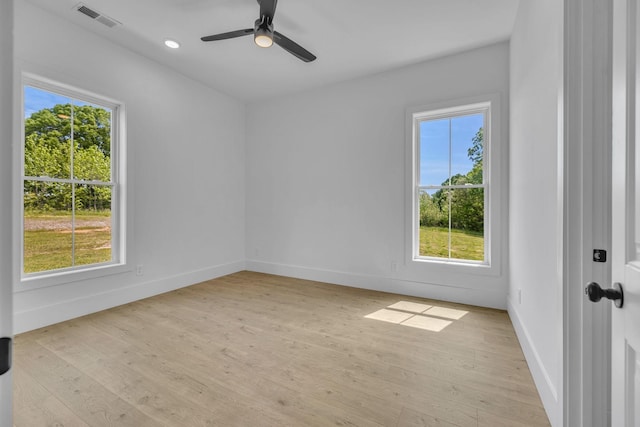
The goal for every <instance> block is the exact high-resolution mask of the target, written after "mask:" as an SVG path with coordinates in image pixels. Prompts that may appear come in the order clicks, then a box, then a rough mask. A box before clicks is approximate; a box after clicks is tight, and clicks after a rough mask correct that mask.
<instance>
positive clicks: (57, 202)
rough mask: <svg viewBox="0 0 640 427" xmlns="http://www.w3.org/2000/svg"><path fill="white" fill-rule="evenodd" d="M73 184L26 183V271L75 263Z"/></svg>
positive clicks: (43, 269)
mask: <svg viewBox="0 0 640 427" xmlns="http://www.w3.org/2000/svg"><path fill="white" fill-rule="evenodd" d="M70 200H71V185H69V184H58V183H43V182H34V181H26V182H25V184H24V272H25V273H35V272H39V271H47V270H55V269H59V268H65V267H71V266H72V245H73V234H72V215H71V203H70Z"/></svg>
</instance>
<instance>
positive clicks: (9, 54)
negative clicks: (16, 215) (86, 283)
mask: <svg viewBox="0 0 640 427" xmlns="http://www.w3.org/2000/svg"><path fill="white" fill-rule="evenodd" d="M13 25H14V17H13V0H9V1H0V57H1V58H2V60H1V61H0V200H1V201H2V203H0V337H12V336H13V237H12V211H13V209H12V203H11V200H12V195H13V188H12V186H13V185H12V182H13V181H12V176H13V167H12V159H13V154H12V145H13V144H12V139H13V138H12V132H13V116H14V109H13V83H14V82H13V73H14V70H13V61H14V54H13ZM12 389H13V379H12V372H11V371H9V372H7V373H6V374H4V375H2V376H1V377H0V425H1V426H11V425H13V422H12V413H11V411H12V401H13V399H12V392H13V390H12Z"/></svg>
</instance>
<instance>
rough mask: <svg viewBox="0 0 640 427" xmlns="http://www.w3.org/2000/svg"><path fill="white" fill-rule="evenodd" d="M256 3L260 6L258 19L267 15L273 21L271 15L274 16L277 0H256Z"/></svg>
mask: <svg viewBox="0 0 640 427" xmlns="http://www.w3.org/2000/svg"><path fill="white" fill-rule="evenodd" d="M258 3H259V4H260V17H261V18H262V17H263V16H264V15H267V16H268V17H269V18H271V19H273V15H275V14H276V4H277V3H278V0H258Z"/></svg>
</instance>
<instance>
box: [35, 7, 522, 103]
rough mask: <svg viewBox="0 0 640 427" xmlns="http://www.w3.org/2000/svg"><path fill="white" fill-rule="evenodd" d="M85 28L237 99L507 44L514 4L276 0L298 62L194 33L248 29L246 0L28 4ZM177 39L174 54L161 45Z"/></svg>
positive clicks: (252, 10)
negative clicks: (95, 15)
mask: <svg viewBox="0 0 640 427" xmlns="http://www.w3.org/2000/svg"><path fill="white" fill-rule="evenodd" d="M29 1H30V2H31V3H33V4H36V5H38V6H40V7H42V8H43V9H45V10H48V11H50V12H53V13H55V14H57V15H59V16H62V17H63V18H65V19H68V20H69V21H72V22H74V23H76V24H78V25H80V26H82V27H84V28H86V29H88V30H90V31H93V32H95V33H98V34H100V35H102V36H104V37H106V38H108V39H110V40H112V41H114V42H116V43H118V44H121V45H123V46H126V47H127V48H129V49H131V50H133V51H136V52H138V53H140V54H142V55H144V56H146V57H149V58H151V59H153V60H155V61H157V62H160V63H162V64H165V65H167V66H168V67H171V68H173V69H175V70H177V71H179V72H181V73H183V74H185V75H187V76H189V77H191V78H193V79H196V80H199V81H201V82H203V83H205V84H207V85H209V86H212V87H214V88H216V89H218V90H220V91H221V92H224V93H227V94H229V95H231V96H233V97H235V98H238V99H240V100H243V101H254V100H258V99H263V98H266V97H270V96H277V95H281V94H285V93H290V92H296V91H300V90H304V89H309V88H312V87H319V86H322V85H326V84H329V83H334V82H338V81H343V80H348V79H351V78H355V77H361V76H365V75H371V74H375V73H379V72H382V71H386V70H390V69H394V68H398V67H402V66H405V65H409V64H413V63H417V62H421V61H423V60H426V59H430V58H434V57H439V56H444V55H447V54H450V53H455V52H459V51H463V50H467V49H470V48H474V47H478V46H483V45H487V44H491V43H494V42H498V41H502V40H507V39H508V38H509V36H510V34H511V30H512V28H513V23H514V19H515V15H516V9H517V7H518V1H517V0H280V1H279V2H278V6H277V10H276V14H275V18H274V27H275V29H276V30H277V31H279V32H280V33H283V34H284V35H286V36H287V37H289V38H290V39H292V40H294V41H296V42H297V43H298V44H300V45H302V46H303V47H304V48H306V49H307V50H309V51H311V52H312V53H313V54H315V55H316V56H317V57H318V59H317V60H316V61H314V62H310V63H304V62H302V61H300V60H299V59H297V58H296V57H294V56H292V55H291V54H289V53H287V52H286V51H284V50H283V49H281V48H280V47H278V46H275V45H274V46H273V47H271V48H269V49H261V48H259V47H257V46H256V45H255V44H254V43H253V38H252V37H251V36H246V37H241V38H237V39H230V40H223V41H214V42H208V43H204V42H202V41H200V37H202V36H206V35H211V34H217V33H222V32H227V31H233V30H239V29H244V28H252V27H253V22H254V20H255V19H257V18H258V14H259V13H258V11H259V5H258V3H257V2H256V0H86V1H84V0H83V1H82V3H83V4H85V5H86V6H87V7H89V8H91V9H93V10H96V11H98V12H100V13H102V14H104V15H106V16H108V17H110V18H112V19H115V20H117V21H119V22H120V23H122V25H120V26H117V27H114V28H112V29H110V28H108V27H106V26H104V25H102V24H100V23H98V22H96V21H93V20H91V19H90V18H88V17H86V16H85V15H82V14H80V13H79V12H77V11H76V7H75V6H76V5H77V4H78V2H79V0H29ZM166 38H172V39H175V40H178V41H179V42H180V43H181V44H182V47H181V48H180V49H178V50H170V49H168V48H166V47H165V46H164V44H163V41H164V40H165V39H166Z"/></svg>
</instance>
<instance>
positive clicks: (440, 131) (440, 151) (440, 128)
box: [420, 119, 449, 186]
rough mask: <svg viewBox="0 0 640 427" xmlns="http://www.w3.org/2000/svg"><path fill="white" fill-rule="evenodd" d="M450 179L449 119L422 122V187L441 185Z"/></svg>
mask: <svg viewBox="0 0 640 427" xmlns="http://www.w3.org/2000/svg"><path fill="white" fill-rule="evenodd" d="M448 178H449V119H442V120H424V121H421V122H420V185H421V186H426V185H441V184H443V183H444V182H445V181H446V180H447V179H448Z"/></svg>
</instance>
